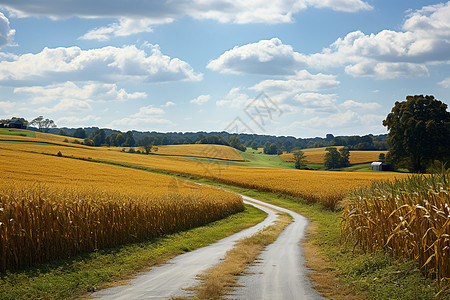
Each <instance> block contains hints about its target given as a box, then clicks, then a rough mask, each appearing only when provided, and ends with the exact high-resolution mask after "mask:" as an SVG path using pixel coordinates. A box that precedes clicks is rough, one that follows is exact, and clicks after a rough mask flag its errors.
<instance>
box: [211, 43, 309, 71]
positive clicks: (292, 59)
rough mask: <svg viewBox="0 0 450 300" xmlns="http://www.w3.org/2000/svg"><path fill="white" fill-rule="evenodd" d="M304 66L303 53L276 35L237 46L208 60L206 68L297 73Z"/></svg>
mask: <svg viewBox="0 0 450 300" xmlns="http://www.w3.org/2000/svg"><path fill="white" fill-rule="evenodd" d="M305 66H306V61H305V56H304V55H302V54H300V53H297V52H295V51H294V50H293V48H292V46H290V45H284V44H283V43H282V42H281V40H280V39H278V38H273V39H271V40H261V41H259V42H257V43H252V44H247V45H243V46H236V47H234V48H233V49H231V50H228V51H226V52H225V53H223V54H222V55H221V56H220V57H218V58H217V59H214V60H212V61H211V62H209V64H208V65H207V68H209V69H211V70H214V71H219V72H221V73H234V74H265V75H294V74H295V72H296V71H297V70H299V69H302V68H304V67H305Z"/></svg>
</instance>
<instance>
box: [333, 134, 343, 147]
mask: <svg viewBox="0 0 450 300" xmlns="http://www.w3.org/2000/svg"><path fill="white" fill-rule="evenodd" d="M331 144H332V145H333V146H347V141H346V140H345V139H344V138H343V137H341V136H336V137H335V138H334V139H333V140H332V141H331Z"/></svg>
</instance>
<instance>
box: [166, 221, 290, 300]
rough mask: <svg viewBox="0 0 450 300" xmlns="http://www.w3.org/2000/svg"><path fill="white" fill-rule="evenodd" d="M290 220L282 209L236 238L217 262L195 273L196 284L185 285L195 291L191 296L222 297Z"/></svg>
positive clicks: (202, 297) (195, 297)
mask: <svg viewBox="0 0 450 300" xmlns="http://www.w3.org/2000/svg"><path fill="white" fill-rule="evenodd" d="M291 222H292V217H291V216H289V215H288V214H284V213H283V214H281V215H280V216H279V218H278V219H277V221H276V222H275V224H273V225H271V226H269V227H267V228H265V229H264V230H262V231H260V232H258V233H256V234H254V235H253V236H251V237H248V238H245V239H242V240H240V241H238V242H236V246H235V247H234V248H233V249H231V250H229V251H228V252H227V254H226V255H225V258H224V259H223V261H222V262H221V263H219V264H217V265H216V266H214V267H212V268H210V269H208V270H206V271H205V272H204V273H203V274H199V275H198V277H199V278H200V284H199V285H198V286H194V287H191V288H189V289H188V290H191V291H193V292H194V293H195V296H194V298H193V299H198V300H200V299H205V300H206V299H223V298H222V297H223V296H224V295H225V294H226V293H227V292H229V291H231V290H232V289H233V286H235V285H236V282H237V280H238V276H239V275H241V274H243V273H244V272H245V270H246V269H247V268H248V267H249V266H251V265H252V264H253V263H254V261H255V260H256V258H257V257H258V256H259V254H261V252H262V251H263V250H264V248H265V247H266V246H268V245H270V244H272V243H273V242H275V240H276V239H277V237H278V236H279V235H280V233H281V232H282V231H283V230H284V229H285V228H286V226H288V225H289V224H290V223H291ZM173 299H174V300H182V299H187V298H180V297H178V298H173ZM189 299H191V298H189Z"/></svg>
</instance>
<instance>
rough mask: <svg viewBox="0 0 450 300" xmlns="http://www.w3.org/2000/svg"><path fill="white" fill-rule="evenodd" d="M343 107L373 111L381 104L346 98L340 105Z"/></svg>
mask: <svg viewBox="0 0 450 300" xmlns="http://www.w3.org/2000/svg"><path fill="white" fill-rule="evenodd" d="M340 106H341V107H343V108H344V109H347V110H348V109H360V110H371V111H375V110H377V109H379V108H381V105H380V104H378V103H376V102H365V103H363V102H357V101H353V100H347V101H345V102H344V103H342V104H341V105H340Z"/></svg>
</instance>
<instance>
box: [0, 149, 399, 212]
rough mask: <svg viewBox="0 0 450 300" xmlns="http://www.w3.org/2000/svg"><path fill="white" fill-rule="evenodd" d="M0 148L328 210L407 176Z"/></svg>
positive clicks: (86, 151) (96, 151) (101, 152)
mask: <svg viewBox="0 0 450 300" xmlns="http://www.w3.org/2000/svg"><path fill="white" fill-rule="evenodd" d="M0 148H4V149H11V150H14V151H34V152H37V153H47V154H51V155H56V153H57V152H58V151H61V153H62V155H63V156H67V157H73V158H80V159H85V160H95V161H102V162H109V163H115V164H120V165H126V166H130V167H135V168H144V169H152V170H159V171H164V172H172V173H178V174H185V175H194V176H199V177H205V178H208V179H212V180H216V181H220V182H224V183H228V184H233V185H238V186H242V187H248V188H255V189H258V190H261V191H269V192H275V193H284V194H288V195H292V196H296V197H301V198H304V199H305V200H307V201H309V202H317V201H319V202H321V203H323V204H324V205H325V206H327V207H329V208H331V209H334V208H335V207H336V204H337V203H338V202H339V201H340V200H342V199H343V198H344V196H345V195H346V194H347V192H348V191H349V190H350V189H352V188H354V187H358V186H368V185H370V184H371V183H372V182H373V181H375V180H380V179H393V178H395V177H400V178H401V177H405V176H406V175H403V174H397V173H386V172H380V173H357V172H329V171H306V170H294V169H277V168H252V167H241V166H231V165H223V164H211V163H202V162H196V161H193V160H190V159H185V158H176V157H163V156H156V155H136V154H129V153H122V152H117V151H109V150H108V149H107V148H92V149H81V148H69V147H59V146H58V147H56V146H46V145H17V144H4V145H0ZM63 159H64V158H63Z"/></svg>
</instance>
